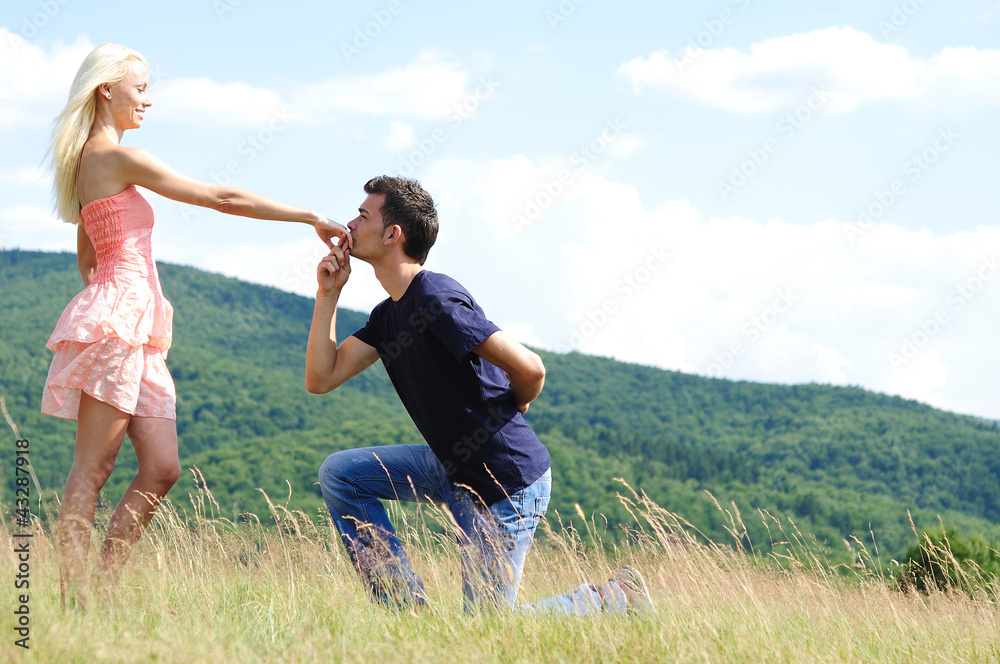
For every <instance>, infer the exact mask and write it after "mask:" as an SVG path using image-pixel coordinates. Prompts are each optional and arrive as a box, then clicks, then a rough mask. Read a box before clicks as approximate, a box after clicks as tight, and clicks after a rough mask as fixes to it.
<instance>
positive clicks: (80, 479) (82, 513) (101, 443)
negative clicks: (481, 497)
mask: <svg viewBox="0 0 1000 664" xmlns="http://www.w3.org/2000/svg"><path fill="white" fill-rule="evenodd" d="M129 417H130V416H129V415H128V414H127V413H123V412H122V411H120V410H118V409H117V408H115V407H114V406H110V405H108V404H106V403H103V402H101V401H98V400H97V399H95V398H93V397H91V396H90V395H88V394H83V395H82V397H81V399H80V413H79V415H78V416H77V426H76V446H75V448H74V450H73V467H72V468H71V469H70V471H69V476H68V477H67V478H66V486H65V488H64V489H63V495H62V505H61V506H60V508H59V519H58V521H57V523H56V541H57V543H58V546H59V563H60V564H59V577H60V590H61V592H62V598H63V602H64V603H65V602H66V601H67V600H76V601H79V602H81V603H86V599H87V595H86V584H85V581H86V574H85V567H86V560H87V553H88V551H89V550H90V528H91V526H92V525H93V523H94V510H95V509H96V508H97V496H98V494H100V492H101V489H102V488H103V487H104V484H105V483H106V482H107V481H108V477H110V476H111V471H112V470H114V467H115V459H116V458H117V457H118V450H119V449H121V445H122V439H123V438H124V436H125V430H126V429H127V428H128V424H129Z"/></svg>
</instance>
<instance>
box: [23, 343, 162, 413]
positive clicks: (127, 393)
mask: <svg viewBox="0 0 1000 664" xmlns="http://www.w3.org/2000/svg"><path fill="white" fill-rule="evenodd" d="M53 346H54V347H53V348H52V349H53V351H54V352H55V357H53V358H52V364H51V365H50V366H49V374H48V378H47V379H46V380H45V391H44V393H43V394H42V408H41V410H42V412H43V413H44V414H46V415H52V416H55V417H61V418H63V419H67V420H76V419H77V418H78V416H79V413H80V398H81V395H82V393H84V392H85V393H87V394H89V395H90V396H92V397H94V398H95V399H97V400H99V401H103V402H104V403H107V404H109V405H111V406H114V407H115V408H117V409H118V410H120V411H122V412H124V413H127V414H129V415H134V416H136V417H162V418H166V419H171V420H173V419H176V418H177V415H176V403H177V395H176V392H175V390H174V381H173V379H172V378H171V377H170V371H169V370H168V369H167V365H166V359H167V351H166V350H165V349H163V348H158V347H156V346H152V345H148V344H147V345H141V346H133V345H130V344H128V343H126V342H125V341H124V340H122V339H121V338H119V337H117V336H115V335H107V336H105V337H103V338H101V339H99V340H97V341H94V342H91V343H85V342H81V341H61V342H58V343H55V344H53Z"/></svg>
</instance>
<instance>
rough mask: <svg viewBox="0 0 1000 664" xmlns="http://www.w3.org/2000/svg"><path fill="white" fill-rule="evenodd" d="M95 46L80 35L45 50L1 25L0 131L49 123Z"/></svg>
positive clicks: (64, 101)
mask: <svg viewBox="0 0 1000 664" xmlns="http://www.w3.org/2000/svg"><path fill="white" fill-rule="evenodd" d="M93 49H94V45H93V44H92V43H91V42H90V40H89V38H87V37H86V36H83V35H81V36H80V37H78V38H77V40H76V41H75V42H74V43H73V44H69V45H67V44H64V43H63V42H61V41H57V42H56V43H55V44H54V45H53V46H52V48H51V49H50V50H49V51H46V50H44V49H42V48H40V47H38V46H35V45H34V44H32V43H31V42H28V41H25V40H24V39H23V38H21V36H20V35H18V34H16V33H14V32H11V31H10V30H8V29H7V28H5V27H0V131H4V130H6V131H10V130H12V129H17V128H18V127H44V126H47V125H49V124H50V123H51V122H52V120H53V119H54V118H55V116H56V115H58V114H59V111H60V110H61V109H62V106H63V104H65V103H66V95H67V93H68V92H69V88H70V85H71V84H72V82H73V76H75V75H76V70H77V69H78V68H79V67H80V63H81V62H83V59H84V58H85V57H86V56H87V54H88V53H90V51H92V50H93Z"/></svg>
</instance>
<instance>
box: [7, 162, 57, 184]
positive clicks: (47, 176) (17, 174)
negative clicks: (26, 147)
mask: <svg viewBox="0 0 1000 664" xmlns="http://www.w3.org/2000/svg"><path fill="white" fill-rule="evenodd" d="M0 184H12V185H14V186H15V187H39V188H44V189H47V188H49V187H51V186H52V172H51V171H47V170H43V169H41V168H38V167H37V166H21V167H19V168H14V169H11V170H7V171H0Z"/></svg>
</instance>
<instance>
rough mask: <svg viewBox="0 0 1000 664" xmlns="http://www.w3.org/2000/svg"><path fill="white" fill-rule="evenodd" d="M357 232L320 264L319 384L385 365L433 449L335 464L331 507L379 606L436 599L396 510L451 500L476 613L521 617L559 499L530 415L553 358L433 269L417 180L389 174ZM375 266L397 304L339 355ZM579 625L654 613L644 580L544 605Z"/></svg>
mask: <svg viewBox="0 0 1000 664" xmlns="http://www.w3.org/2000/svg"><path fill="white" fill-rule="evenodd" d="M364 189H365V192H366V193H367V194H368V196H367V198H365V200H364V202H363V203H362V204H361V207H360V208H358V211H359V214H358V216H357V218H355V219H354V220H353V221H351V222H350V223H349V224H348V228H349V229H350V231H351V240H352V242H351V243H350V245H351V246H350V247H349V248H348V247H347V246H344V247H335V248H334V249H333V250H332V251H331V252H330V254H329V255H328V256H326V257H325V258H324V259H323V260H322V261H321V262H320V264H319V268H318V269H317V281H318V284H319V288H318V290H317V293H316V308H315V311H314V314H313V320H312V327H311V329H310V331H309V346H308V349H307V353H306V388H307V389H308V390H309V391H310V392H313V393H317V394H322V393H326V392H330V391H331V390H334V389H336V388H337V387H339V386H340V385H342V384H344V383H345V382H346V381H348V380H350V379H351V378H352V377H354V376H356V375H357V374H359V373H360V372H361V371H363V370H365V369H366V368H368V367H369V366H371V365H372V364H374V363H375V361H376V360H378V359H381V360H382V363H383V365H384V366H385V369H386V372H387V373H388V374H389V377H390V379H391V380H392V384H393V385H394V386H395V388H396V392H397V393H398V394H399V398H400V399H401V400H402V402H403V405H404V406H405V407H406V410H407V412H408V413H409V414H410V417H412V418H413V421H414V423H415V424H416V426H417V429H418V430H419V431H420V433H421V434H422V435H423V437H424V439H425V440H426V441H427V445H391V446H384V447H369V448H363V449H353V450H346V451H343V452H337V453H335V454H332V455H330V457H329V458H327V460H326V461H325V462H324V463H323V466H322V468H321V469H320V473H319V481H320V487H321V489H322V492H323V498H324V499H325V501H326V505H327V507H328V508H329V510H330V516H331V517H332V518H333V523H334V524H335V525H336V527H337V530H338V531H339V532H340V534H341V537H342V539H343V541H344V545H345V546H346V547H347V551H348V554H349V555H350V558H351V561H352V562H353V564H354V566H355V568H356V569H357V571H358V572H359V574H360V575H361V577H362V579H363V581H364V583H365V584H366V586H367V588H368V589H369V590H370V592H371V593H372V596H373V598H374V599H375V600H376V601H378V602H382V603H385V604H388V605H395V606H400V605H402V606H413V605H420V604H423V603H424V602H425V601H426V597H425V595H424V587H423V582H422V581H421V580H420V578H419V577H418V576H417V575H416V574H414V572H413V570H412V569H411V567H410V563H409V560H408V559H407V555H406V551H404V550H403V547H402V544H401V543H400V541H399V539H398V538H397V537H396V533H395V530H394V529H393V526H392V524H391V523H390V522H389V519H388V516H387V514H386V511H385V508H384V506H383V505H382V502H381V501H383V500H408V501H424V502H434V503H437V504H445V505H446V506H447V507H448V509H449V510H450V511H451V514H452V515H453V517H454V520H455V524H456V525H457V528H456V532H457V539H458V544H459V546H460V550H461V558H462V576H463V582H464V591H465V608H466V609H467V610H473V609H475V608H512V607H514V604H515V600H516V598H517V591H518V585H519V584H520V580H521V572H522V570H523V569H524V560H525V556H526V554H527V552H528V548H529V547H530V546H531V542H532V538H533V536H534V533H535V529H536V527H537V526H538V522H539V520H540V519H541V518H542V517H543V516H544V515H545V509H546V507H547V506H548V503H549V491H550V487H551V471H550V469H549V465H550V462H549V453H548V450H546V449H545V446H544V445H543V444H542V443H541V441H539V439H538V437H537V436H536V435H535V433H534V432H533V431H532V430H531V427H529V426H528V423H527V422H526V421H525V419H524V417H523V414H524V413H525V412H526V411H527V410H528V406H529V405H530V404H531V402H532V401H533V400H534V399H535V397H537V396H538V394H539V393H540V392H541V390H542V384H543V382H544V379H545V368H544V366H543V365H542V361H541V358H539V357H538V355H536V354H535V353H533V352H532V351H530V350H528V349H527V348H525V347H524V346H522V345H521V344H519V343H518V342H516V341H514V340H513V339H512V338H511V337H509V336H508V335H506V334H505V333H504V332H503V331H501V330H500V329H499V328H498V327H497V326H496V325H494V324H493V323H492V322H490V321H489V320H488V319H487V318H486V316H485V314H484V313H483V310H482V309H481V308H480V307H479V305H478V304H476V301H475V300H474V299H473V298H472V296H471V295H470V294H469V293H468V291H466V290H465V288H463V287H462V285H461V284H459V283H458V282H457V281H455V280H454V279H452V278H450V277H447V276H445V275H443V274H438V273H435V272H431V271H428V270H425V269H424V268H423V264H424V261H425V260H426V258H427V253H428V251H430V248H431V247H432V246H433V245H434V241H435V239H436V238H437V232H438V218H437V211H436V210H435V208H434V202H433V200H432V199H431V197H430V195H429V194H428V193H427V192H426V191H424V190H423V188H422V187H421V186H420V185H419V183H417V182H416V181H414V180H408V179H403V178H395V177H388V176H383V177H378V178H375V179H373V180H371V181H369V182H368V183H367V184H365V187H364ZM352 257H353V258H359V259H361V260H363V261H365V262H367V263H369V264H370V265H371V266H372V267H373V268H374V270H375V276H376V277H377V278H378V280H379V282H380V283H381V284H382V286H383V288H385V290H386V292H387V293H388V294H389V297H388V298H387V299H386V300H384V301H383V302H381V303H380V304H379V305H378V306H376V307H375V309H374V310H373V311H372V313H371V316H370V318H369V319H368V322H367V323H366V324H365V326H364V327H362V328H361V329H360V330H358V331H357V332H355V333H354V334H353V335H352V336H350V337H348V338H347V339H346V340H345V341H344V342H343V343H342V344H341V345H340V346H339V347H338V345H337V336H336V317H337V301H338V299H339V297H340V292H341V290H342V289H343V288H344V286H345V285H346V284H347V281H348V278H349V277H350V274H351V258H352ZM527 608H530V609H532V610H536V611H544V612H556V613H572V614H579V615H589V614H596V613H600V612H617V611H625V610H633V611H635V610H646V609H648V608H651V603H650V600H649V594H648V592H647V591H646V587H645V584H644V582H643V580H642V577H641V576H640V575H639V573H638V572H637V571H636V570H634V569H633V568H631V567H624V568H622V569H621V570H619V571H618V572H617V573H616V574H615V575H614V576H613V577H612V578H611V579H610V580H608V581H606V582H604V583H601V584H596V585H592V584H584V585H581V586H580V587H579V588H577V589H576V590H575V591H573V592H571V593H569V594H566V595H561V596H558V597H553V598H550V599H546V600H542V601H540V602H536V603H535V604H532V605H530V607H527Z"/></svg>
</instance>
